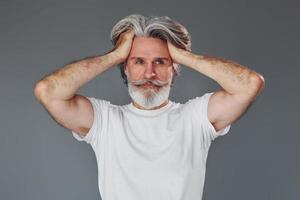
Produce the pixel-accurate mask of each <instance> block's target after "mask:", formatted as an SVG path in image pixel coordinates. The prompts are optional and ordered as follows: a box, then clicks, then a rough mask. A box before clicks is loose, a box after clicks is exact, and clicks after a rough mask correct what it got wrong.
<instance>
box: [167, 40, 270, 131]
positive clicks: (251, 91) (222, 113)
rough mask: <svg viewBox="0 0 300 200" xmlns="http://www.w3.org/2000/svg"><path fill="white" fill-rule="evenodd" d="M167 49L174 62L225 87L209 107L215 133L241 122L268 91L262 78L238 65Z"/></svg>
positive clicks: (209, 117)
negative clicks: (260, 96) (239, 120)
mask: <svg viewBox="0 0 300 200" xmlns="http://www.w3.org/2000/svg"><path fill="white" fill-rule="evenodd" d="M168 48H169V52H170V56H171V57H172V59H173V62H175V63H178V64H183V65H185V66H187V67H190V68H192V69H194V70H196V71H198V72H200V73H202V74H204V75H206V76H208V77H210V78H212V79H214V80H215V81H216V82H217V83H219V84H220V86H221V87H222V88H221V89H220V90H219V91H216V92H214V94H213V95H212V96H211V97H210V100H209V103H208V119H209V121H210V122H211V123H212V125H213V126H214V128H215V129H216V131H219V130H221V129H223V128H225V127H226V126H227V125H229V124H231V123H233V122H235V121H236V120H238V119H239V118H240V117H241V116H242V115H243V114H244V113H245V112H246V110H247V109H248V108H249V106H250V105H251V104H252V103H253V102H254V100H255V99H256V97H257V96H258V95H259V94H260V93H261V91H262V90H263V89H264V87H265V81H264V78H263V76H262V75H261V74H259V73H257V72H255V71H254V70H251V69H249V68H247V67H245V66H242V65H240V64H238V63H236V62H233V61H231V60H225V59H223V58H220V57H212V56H207V55H196V54H193V53H192V52H188V51H185V50H183V49H179V48H176V47H175V46H173V45H172V44H171V43H169V42H168Z"/></svg>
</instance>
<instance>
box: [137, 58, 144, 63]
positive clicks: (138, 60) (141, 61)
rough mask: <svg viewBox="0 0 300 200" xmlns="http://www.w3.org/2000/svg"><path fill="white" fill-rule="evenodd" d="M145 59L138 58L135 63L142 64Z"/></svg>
mask: <svg viewBox="0 0 300 200" xmlns="http://www.w3.org/2000/svg"><path fill="white" fill-rule="evenodd" d="M142 63H144V61H143V60H142V59H136V61H135V64H142Z"/></svg>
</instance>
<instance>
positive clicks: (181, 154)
mask: <svg viewBox="0 0 300 200" xmlns="http://www.w3.org/2000/svg"><path fill="white" fill-rule="evenodd" d="M212 94H213V92H211V93H205V94H204V95H203V96H201V97H195V98H193V99H190V100H189V101H187V102H186V103H184V104H181V103H176V102H173V101H171V100H169V103H168V104H167V105H166V106H164V107H162V108H160V109H156V110H141V109H138V108H136V107H134V106H133V104H132V103H130V104H127V105H123V106H119V105H113V104H111V103H110V102H109V101H106V100H102V99H96V98H94V97H87V98H88V99H89V100H90V101H91V103H92V105H93V109H94V111H95V112H94V121H93V125H92V127H91V129H90V131H89V132H88V134H87V135H86V136H85V137H83V138H82V137H81V136H79V135H78V134H77V133H75V132H74V131H72V135H73V136H74V137H75V138H76V139H77V140H79V141H85V142H87V143H88V144H90V145H91V146H92V148H93V150H94V152H95V155H96V160H97V166H98V187H99V192H100V195H101V197H102V199H103V200H123V199H126V200H154V199H155V200H201V199H202V192H203V186H204V179H205V169H206V158H207V154H208V150H209V147H210V144H211V142H212V141H213V140H214V139H215V138H217V137H218V136H220V135H225V134H226V133H227V132H228V131H229V129H230V126H231V125H228V126H227V127H225V128H223V129H222V130H219V131H218V132H216V131H215V129H214V127H213V125H212V124H211V123H210V122H209V120H208V117H207V105H208V100H209V97H210V95H212Z"/></svg>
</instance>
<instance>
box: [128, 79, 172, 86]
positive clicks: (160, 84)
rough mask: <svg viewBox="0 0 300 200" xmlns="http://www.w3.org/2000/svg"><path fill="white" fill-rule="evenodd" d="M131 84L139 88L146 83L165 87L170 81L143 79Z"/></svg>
mask: <svg viewBox="0 0 300 200" xmlns="http://www.w3.org/2000/svg"><path fill="white" fill-rule="evenodd" d="M131 83H132V84H134V85H137V86H140V85H143V84H145V83H152V84H154V85H156V86H163V85H166V84H168V81H161V80H148V79H142V80H137V81H131Z"/></svg>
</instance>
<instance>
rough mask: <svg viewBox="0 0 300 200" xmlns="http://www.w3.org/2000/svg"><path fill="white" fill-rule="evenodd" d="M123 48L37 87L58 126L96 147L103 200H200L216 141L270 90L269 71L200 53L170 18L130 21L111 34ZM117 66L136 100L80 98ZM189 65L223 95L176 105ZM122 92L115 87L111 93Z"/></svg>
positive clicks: (48, 78) (84, 62) (60, 72)
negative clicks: (179, 81)
mask: <svg viewBox="0 0 300 200" xmlns="http://www.w3.org/2000/svg"><path fill="white" fill-rule="evenodd" d="M111 41H112V43H113V45H114V48H113V49H112V50H111V51H109V52H108V53H106V54H104V55H100V56H94V57H88V58H85V59H82V60H78V61H74V62H72V63H70V64H67V65H66V66H64V67H62V68H61V69H58V70H56V71H55V72H53V73H52V74H50V75H47V76H45V77H44V78H42V79H41V80H40V81H38V82H37V83H36V86H35V90H34V91H35V96H36V97H37V99H38V100H39V101H40V102H41V103H42V105H43V106H44V107H45V108H46V110H47V111H48V112H49V114H50V115H51V116H52V117H53V119H54V120H55V121H56V122H57V123H58V124H60V125H62V126H63V127H65V128H67V129H70V130H71V131H72V135H73V136H74V137H75V138H76V139H77V140H79V141H85V142H87V143H88V144H90V145H91V146H92V148H93V151H94V152H95V155H96V159H97V165H98V184H99V192H100V195H101V197H102V199H103V200H121V199H122V200H123V199H126V200H154V199H155V200H167V199H170V200H200V199H202V192H203V186H204V180H205V170H206V159H207V155H208V150H209V147H210V145H211V142H212V141H213V140H214V139H215V138H217V137H218V136H221V135H225V134H226V133H228V131H229V129H230V126H231V124H232V123H234V122H235V121H237V120H238V119H239V118H240V117H241V116H242V115H243V114H244V113H245V112H246V110H247V109H248V108H249V107H250V105H251V104H252V103H253V102H254V100H255V98H256V97H257V96H258V95H259V94H260V92H261V91H262V90H263V88H264V78H263V76H262V75H261V74H259V73H257V72H255V71H253V70H250V69H249V68H247V67H245V66H242V65H240V64H238V63H235V62H233V61H229V60H225V59H223V58H219V57H212V56H205V55H197V54H195V53H193V52H192V51H191V37H190V34H189V33H188V31H187V29H186V28H185V27H184V26H183V25H182V24H180V23H179V22H178V21H176V20H173V19H171V18H169V17H167V16H163V17H155V16H151V17H144V16H142V15H139V14H133V15H129V16H126V17H125V18H123V19H122V20H120V21H119V22H118V23H117V24H116V25H115V26H114V27H113V29H112V32H111ZM115 65H118V66H119V68H120V70H121V76H122V78H123V79H124V83H125V84H126V86H127V87H128V92H129V95H130V97H131V99H132V102H131V103H129V104H126V105H113V104H111V103H110V101H108V100H104V99H97V98H94V97H85V96H83V95H80V94H76V92H77V90H78V89H79V88H80V87H81V86H83V85H84V84H85V83H87V82H88V81H90V80H92V79H93V78H95V77H96V76H98V75H100V74H101V73H103V72H104V71H106V70H108V69H109V68H111V67H113V66H115ZM180 65H184V66H187V67H190V68H192V69H194V70H196V71H197V72H200V73H202V74H204V75H206V76H208V77H210V78H212V79H213V80H215V81H216V82H217V83H219V84H220V86H221V89H220V90H218V91H215V92H208V93H205V94H203V95H202V96H198V97H195V98H192V99H190V100H188V101H187V102H186V103H184V104H181V103H176V102H174V101H172V100H170V99H169V98H168V97H169V92H170V88H171V87H172V84H173V82H174V78H175V77H176V76H177V75H179V72H180ZM111 88H112V89H113V86H112V87H111Z"/></svg>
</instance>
